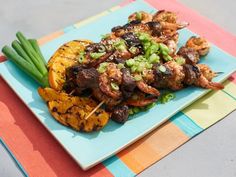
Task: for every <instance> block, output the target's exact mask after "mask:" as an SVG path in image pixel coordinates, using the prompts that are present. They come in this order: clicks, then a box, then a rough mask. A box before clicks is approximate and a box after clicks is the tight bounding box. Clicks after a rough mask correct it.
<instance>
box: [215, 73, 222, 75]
mask: <svg viewBox="0 0 236 177" xmlns="http://www.w3.org/2000/svg"><path fill="white" fill-rule="evenodd" d="M223 73H224V72H215V74H216V75H219V74H223Z"/></svg>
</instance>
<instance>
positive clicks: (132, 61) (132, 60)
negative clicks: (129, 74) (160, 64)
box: [125, 59, 135, 67]
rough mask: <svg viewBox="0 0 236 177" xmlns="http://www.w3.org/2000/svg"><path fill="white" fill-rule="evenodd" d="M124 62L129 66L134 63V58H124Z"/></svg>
mask: <svg viewBox="0 0 236 177" xmlns="http://www.w3.org/2000/svg"><path fill="white" fill-rule="evenodd" d="M125 63H126V65H127V66H129V67H131V66H133V65H134V64H135V60H134V59H129V60H126V62H125Z"/></svg>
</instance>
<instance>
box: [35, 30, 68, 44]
mask: <svg viewBox="0 0 236 177" xmlns="http://www.w3.org/2000/svg"><path fill="white" fill-rule="evenodd" d="M63 34H64V31H56V32H54V33H52V34H49V35H47V36H44V37H42V38H40V39H38V43H39V45H43V44H45V43H47V42H48V41H51V40H53V39H55V38H57V37H59V36H61V35H63Z"/></svg>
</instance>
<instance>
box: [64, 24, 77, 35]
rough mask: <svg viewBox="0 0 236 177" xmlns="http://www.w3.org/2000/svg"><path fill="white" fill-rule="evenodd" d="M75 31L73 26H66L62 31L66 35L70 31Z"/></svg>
mask: <svg viewBox="0 0 236 177" xmlns="http://www.w3.org/2000/svg"><path fill="white" fill-rule="evenodd" d="M74 29H76V27H75V26H74V25H71V26H67V27H65V28H64V29H63V31H64V33H68V32H70V31H71V30H74Z"/></svg>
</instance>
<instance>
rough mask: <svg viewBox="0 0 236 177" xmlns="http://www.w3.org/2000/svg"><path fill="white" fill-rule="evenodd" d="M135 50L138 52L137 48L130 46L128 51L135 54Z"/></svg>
mask: <svg viewBox="0 0 236 177" xmlns="http://www.w3.org/2000/svg"><path fill="white" fill-rule="evenodd" d="M137 50H138V48H137V47H134V46H132V47H130V48H129V51H130V52H131V53H132V54H136V52H137Z"/></svg>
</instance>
